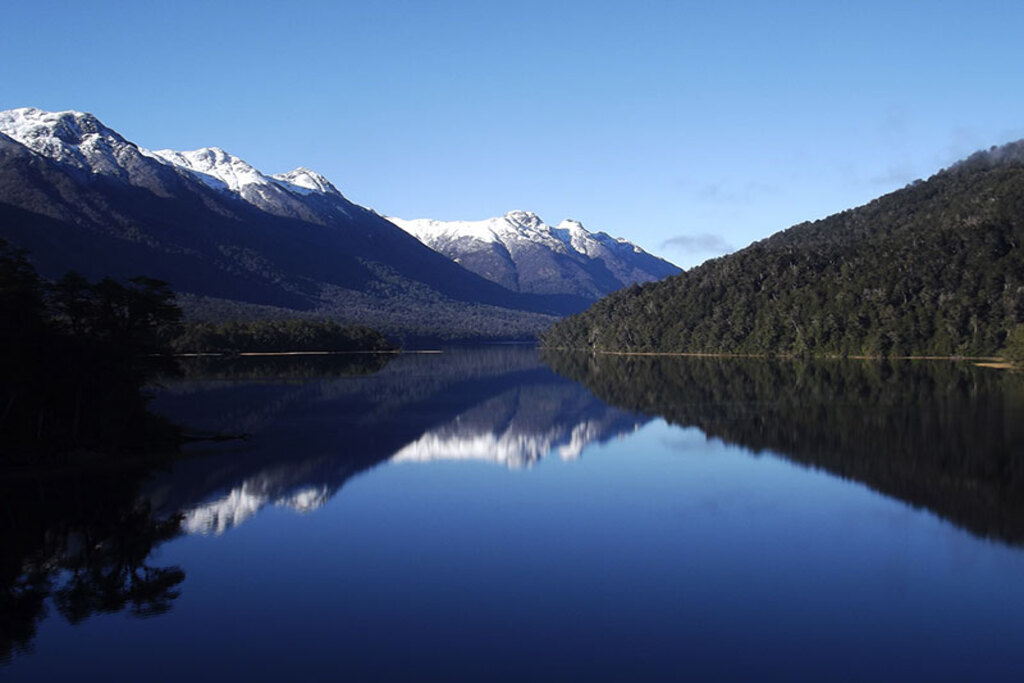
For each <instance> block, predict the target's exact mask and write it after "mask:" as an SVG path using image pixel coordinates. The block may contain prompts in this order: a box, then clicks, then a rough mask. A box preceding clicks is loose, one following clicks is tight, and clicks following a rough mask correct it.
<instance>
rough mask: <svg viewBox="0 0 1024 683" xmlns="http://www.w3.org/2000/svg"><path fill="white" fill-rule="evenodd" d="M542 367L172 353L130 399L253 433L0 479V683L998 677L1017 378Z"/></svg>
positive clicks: (505, 362) (942, 371)
mask: <svg viewBox="0 0 1024 683" xmlns="http://www.w3.org/2000/svg"><path fill="white" fill-rule="evenodd" d="M546 360H547V361H548V363H549V364H550V366H551V367H553V368H555V370H557V373H556V372H553V371H552V370H551V369H550V368H549V367H548V366H547V365H545V364H543V363H541V362H540V361H539V360H538V358H537V355H536V353H535V352H534V351H533V350H530V349H522V348H495V349H485V350H476V351H472V350H465V351H455V352H450V353H445V354H435V355H403V356H399V357H396V358H394V359H393V360H391V361H390V362H388V361H387V360H386V359H384V360H381V359H377V360H375V361H372V362H368V363H348V364H344V365H341V366H339V365H338V361H337V360H336V359H335V360H333V361H327V362H328V363H333V365H322V364H321V363H322V362H323V360H317V359H310V358H305V359H299V360H296V359H263V360H260V359H240V360H238V361H234V362H232V363H219V364H218V363H211V362H206V363H205V364H194V365H192V366H190V367H189V368H187V372H186V375H185V377H183V378H178V379H174V380H167V381H166V382H165V384H164V387H163V388H162V389H160V390H159V394H158V396H157V399H156V400H155V402H154V406H153V407H154V409H156V410H157V411H158V412H161V413H163V414H166V415H168V416H170V417H172V418H173V419H175V420H177V421H179V422H183V423H185V424H187V425H189V427H190V429H192V430H194V431H203V430H207V431H219V432H226V433H241V432H246V433H249V434H251V438H249V439H248V440H245V441H231V442H224V443H218V444H202V443H201V444H196V445H194V446H192V447H190V449H189V452H188V455H189V457H187V458H184V459H182V460H180V461H178V462H176V463H175V464H174V465H173V467H171V468H170V469H169V470H168V471H161V472H146V471H136V472H121V473H120V474H118V475H117V476H116V477H112V476H100V475H98V476H97V477H93V478H91V479H83V478H77V477H76V478H64V479H59V480H53V479H52V478H51V479H48V480H46V481H42V480H39V481H35V480H33V481H29V482H26V481H25V480H19V481H17V482H7V483H6V484H5V491H7V495H5V498H4V501H5V510H4V512H5V516H4V518H3V519H4V521H3V524H4V527H3V528H4V535H5V538H6V539H7V543H5V555H6V560H5V562H4V564H3V572H4V573H3V574H2V576H0V578H2V580H3V581H4V585H3V591H4V593H3V595H4V600H5V602H4V607H5V609H4V618H3V622H2V624H3V632H2V635H3V638H4V641H3V642H4V643H5V650H6V651H7V653H8V654H7V655H6V656H5V660H6V664H5V665H3V669H0V672H2V673H3V674H4V675H10V676H11V678H12V680H59V679H61V678H71V677H73V676H75V677H83V676H84V677H85V678H87V679H102V678H114V679H124V680H127V679H149V680H181V679H184V678H195V677H200V678H214V677H224V678H230V679H243V678H248V679H255V680H266V679H273V678H283V677H288V678H296V677H302V678H306V679H313V680H323V679H332V680H333V679H338V678H351V679H355V680H394V679H396V678H397V679H415V680H431V679H433V680H494V679H508V680H523V679H527V678H532V679H545V680H551V679H567V678H574V679H582V678H586V679H592V680H624V679H645V680H651V679H679V678H683V677H693V678H698V679H702V680H708V679H719V680H736V679H749V680H765V679H770V678H774V679H780V680H906V679H927V680H996V679H1000V680H1002V679H1006V678H1010V677H1013V676H1014V675H1019V674H1020V673H1022V672H1024V653H1022V652H1021V651H1020V648H1019V646H1018V640H1019V634H1020V633H1021V632H1022V627H1024V582H1022V581H1021V580H1020V577H1022V576H1024V552H1022V549H1021V544H1022V541H1024V532H1022V530H1024V519H1022V514H1021V511H1022V503H1021V500H1022V499H1024V497H1022V495H1021V494H1022V486H1021V482H1022V479H1024V477H1022V469H1024V468H1022V458H1024V450H1022V449H1024V420H1018V416H1020V415H1021V414H1022V413H1021V410H1022V409H1024V392H1022V383H1021V380H1020V378H1019V377H1017V376H1014V375H1009V374H1005V373H998V372H994V371H985V370H979V369H976V368H973V367H970V366H964V365H959V364H952V363H901V364H884V365H883V364H871V363H850V362H830V363H825V362H819V363H796V362H794V361H778V362H769V361H758V362H751V361H732V360H707V359H635V358H634V359H623V358H618V359H616V358H593V357H587V356H559V357H550V358H547V359H546ZM592 392H593V393H592ZM598 397H600V398H598ZM637 411H641V412H637ZM666 420H667V421H666Z"/></svg>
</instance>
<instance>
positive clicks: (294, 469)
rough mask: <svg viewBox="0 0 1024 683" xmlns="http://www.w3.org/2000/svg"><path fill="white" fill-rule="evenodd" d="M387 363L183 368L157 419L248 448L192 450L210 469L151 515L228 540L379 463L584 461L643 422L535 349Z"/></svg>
mask: <svg viewBox="0 0 1024 683" xmlns="http://www.w3.org/2000/svg"><path fill="white" fill-rule="evenodd" d="M329 358H333V357H329ZM384 358H391V360H390V362H388V363H387V364H386V365H384V366H381V367H378V368H376V369H378V370H379V372H374V373H371V374H362V375H349V376H344V375H340V374H335V375H334V376H331V375H330V374H329V373H326V372H317V371H316V370H315V368H316V367H317V363H318V360H317V358H316V357H304V358H302V359H301V360H295V359H291V360H290V361H288V360H283V359H260V358H245V359H234V360H232V361H229V363H230V365H225V364H221V363H218V362H216V361H211V360H209V359H204V360H202V361H201V362H200V363H197V364H193V365H191V366H186V373H185V374H186V376H185V378H184V379H181V380H177V381H175V380H170V379H169V380H166V381H165V383H164V386H163V388H162V390H161V392H160V395H159V397H158V399H157V400H156V402H155V403H154V409H155V410H156V411H157V412H161V413H163V414H166V415H167V416H169V417H171V418H172V419H173V420H175V421H177V422H180V423H183V424H186V425H189V426H190V427H193V428H199V429H201V430H203V429H205V430H211V431H223V432H228V433H243V432H244V433H248V434H251V435H252V438H251V439H249V440H247V441H245V442H240V443H229V444H222V445H218V446H215V447H210V446H201V447H199V448H197V449H195V450H196V451H197V453H196V454H197V455H199V454H201V455H202V457H195V458H190V459H188V460H184V461H181V462H179V463H177V464H176V465H175V466H174V468H173V470H172V471H171V472H170V473H169V474H167V475H165V476H161V477H159V478H157V479H155V480H154V481H153V482H152V484H151V485H150V486H148V487H147V489H146V493H145V496H146V499H147V502H148V503H150V504H152V505H153V506H154V508H155V509H157V510H160V511H162V512H167V513H171V512H177V513H180V514H182V515H183V516H184V521H183V528H184V530H186V531H189V532H193V533H222V532H224V531H226V530H227V529H229V528H231V527H233V526H236V525H237V524H239V523H241V522H243V521H244V520H246V519H248V518H249V517H251V516H252V515H254V514H256V513H257V512H259V511H260V510H261V509H263V508H264V507H265V506H267V505H275V506H284V507H290V508H292V509H295V510H297V511H300V512H302V511H308V510H312V509H314V508H317V507H320V506H321V505H323V504H324V503H326V502H327V501H328V500H330V499H331V498H332V497H333V496H334V495H335V494H336V493H337V492H338V490H339V489H340V488H341V487H342V486H343V485H344V484H345V482H346V481H347V480H348V479H349V478H351V477H352V476H354V475H355V474H358V473H359V472H361V471H363V470H366V469H368V468H371V467H373V466H375V465H377V464H379V463H381V462H385V461H389V460H393V461H398V462H402V461H418V462H424V461H432V460H447V459H456V460H467V459H472V460H481V461H489V462H494V463H498V464H501V465H504V466H507V467H511V468H521V467H528V466H529V465H531V464H533V463H535V462H537V461H539V460H540V459H541V458H543V457H545V456H547V455H549V454H552V453H557V455H558V456H559V457H561V458H563V459H573V458H577V457H579V456H580V454H581V453H582V451H583V449H584V448H585V447H586V446H587V445H588V444H590V443H593V442H602V441H606V440H607V439H609V438H612V437H614V436H617V435H620V434H625V433H629V432H632V431H635V430H636V429H637V428H638V427H639V426H640V425H642V424H644V423H645V422H646V421H647V420H646V418H642V417H637V416H634V415H632V414H630V413H629V412H627V411H623V410H619V409H617V408H609V407H608V406H606V405H605V404H604V403H603V402H602V401H600V400H598V399H596V398H595V397H594V396H593V395H592V394H591V393H590V392H588V391H587V390H586V389H584V388H583V387H581V386H580V385H579V384H577V383H576V382H573V381H570V380H567V379H565V378H562V377H559V376H557V375H555V374H554V373H552V372H551V371H550V370H549V369H548V368H547V367H545V366H544V365H543V364H542V363H541V362H540V360H539V358H538V356H537V352H536V351H535V350H534V349H532V348H528V347H517V346H509V347H494V348H490V349H483V350H474V351H471V352H470V351H457V352H454V353H443V354H403V355H400V356H398V357H388V356H384ZM268 360H269V361H271V362H270V363H267V362H266V361H268ZM297 364H298V365H297Z"/></svg>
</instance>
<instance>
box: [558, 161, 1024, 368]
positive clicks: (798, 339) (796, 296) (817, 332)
mask: <svg viewBox="0 0 1024 683" xmlns="http://www.w3.org/2000/svg"><path fill="white" fill-rule="evenodd" d="M1022 239H1024V141H1021V142H1016V143H1012V144H1010V145H1006V146H1004V147H1000V148H993V149H991V150H989V151H987V152H979V153H977V154H974V155H973V156H971V157H970V158H969V159H967V160H965V161H962V162H960V163H958V164H956V165H954V166H952V167H950V168H949V169H946V170H943V171H941V172H939V173H937V174H936V175H934V176H932V177H931V178H930V179H928V180H927V181H917V182H915V183H913V184H911V185H909V186H907V187H905V188H903V189H902V190H898V191H896V192H893V193H891V194H888V195H885V196H883V197H880V198H878V199H876V200H874V201H872V202H870V203H869V204H867V205H865V206H862V207H859V208H856V209H851V210H848V211H844V212H842V213H839V214H835V215H833V216H829V217H828V218H825V219H823V220H819V221H815V222H812V223H803V224H800V225H797V226H794V227H792V228H790V229H788V230H785V231H782V232H779V233H777V234H775V235H773V236H771V237H769V238H768V239H765V240H762V241H759V242H755V243H754V244H751V245H750V246H749V247H747V248H745V249H743V250H741V251H739V252H736V253H734V254H731V255H729V256H723V257H721V258H718V259H715V260H712V261H708V262H707V263H704V264H703V265H701V266H698V267H696V268H693V269H691V270H688V271H686V272H684V273H682V274H680V275H677V276H674V277H671V278H668V279H666V280H663V281H660V282H655V283H650V284H645V285H638V286H633V287H630V288H627V289H624V290H621V291H619V292H616V293H614V294H611V295H609V296H608V297H606V298H604V299H602V300H601V301H599V302H597V303H596V304H594V305H593V306H591V307H590V308H589V309H588V310H586V311H584V312H583V313H581V314H578V315H575V316H572V317H570V318H567V319H565V320H563V321H561V322H559V323H556V324H555V325H554V326H553V327H552V328H551V329H550V330H549V331H548V332H546V333H545V335H544V337H543V343H544V345H545V346H548V347H567V348H589V349H595V350H608V351H661V352H722V353H757V354H761V353H805V352H810V353H820V354H842V355H860V354H865V355H928V354H941V355H951V354H954V355H956V354H962V355H986V354H992V353H994V352H996V351H997V350H998V349H999V348H1000V347H1001V346H1002V344H1003V341H1004V339H1005V337H1006V333H1007V331H1008V330H1009V329H1011V328H1013V327H1014V326H1015V325H1017V324H1019V323H1021V322H1022V321H1024V255H1022V251H1021V249H1020V245H1021V242H1022Z"/></svg>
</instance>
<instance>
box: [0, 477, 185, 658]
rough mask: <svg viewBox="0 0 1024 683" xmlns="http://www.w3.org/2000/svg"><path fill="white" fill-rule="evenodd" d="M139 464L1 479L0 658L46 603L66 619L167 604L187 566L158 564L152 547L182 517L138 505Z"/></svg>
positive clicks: (148, 610)
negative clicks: (157, 514) (153, 559)
mask: <svg viewBox="0 0 1024 683" xmlns="http://www.w3.org/2000/svg"><path fill="white" fill-rule="evenodd" d="M145 474H146V471H145V470H143V469H125V468H122V469H117V470H114V469H110V470H107V471H102V472H96V473H92V474H89V475H68V476H57V475H50V476H46V477H33V478H28V477H24V478H15V479H9V480H6V481H4V482H2V483H0V500H2V501H3V503H2V505H3V514H2V517H0V529H2V532H0V535H2V537H3V538H4V544H5V547H4V553H3V562H2V564H0V662H3V661H9V660H10V659H11V657H12V656H13V655H14V654H16V653H23V652H28V651H31V648H32V641H33V639H34V638H35V634H36V629H37V627H38V625H39V623H40V622H41V621H42V619H43V618H44V617H45V616H46V615H47V613H48V611H49V610H50V606H51V604H52V607H53V608H55V609H56V611H57V612H58V613H59V614H60V615H61V616H63V617H64V618H65V619H67V620H68V621H69V622H71V623H79V622H81V621H83V620H85V619H87V618H89V617H90V616H92V615H94V614H100V613H111V612H122V611H127V612H128V613H130V614H132V615H133V616H137V617H148V616H152V615H156V614H162V613H164V612H166V611H167V610H169V609H170V608H171V605H172V603H173V601H174V599H175V598H177V597H178V595H179V592H178V590H177V588H178V586H179V584H181V582H182V581H184V579H185V572H184V571H183V570H182V569H181V568H179V567H155V566H152V565H151V564H150V563H149V556H150V555H151V554H152V552H153V550H154V549H155V548H156V547H157V546H159V545H160V544H161V543H163V542H164V541H167V540H169V539H171V538H174V537H175V536H177V535H178V534H179V529H180V522H181V520H180V518H179V517H171V518H167V519H157V518H155V517H154V516H153V515H152V514H151V511H150V510H149V509H148V508H147V507H146V506H144V505H140V504H138V503H137V502H136V501H137V491H138V484H139V482H140V481H141V479H142V477H144V476H145Z"/></svg>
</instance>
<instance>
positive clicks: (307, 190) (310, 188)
mask: <svg viewBox="0 0 1024 683" xmlns="http://www.w3.org/2000/svg"><path fill="white" fill-rule="evenodd" d="M270 177H271V178H273V179H274V180H276V181H278V182H279V183H283V184H285V185H287V186H288V187H289V189H290V190H292V191H293V192H298V193H299V194H312V193H314V192H318V193H320V194H332V195H337V196H338V197H340V196H342V195H341V192H339V191H338V188H336V187H335V186H334V185H333V184H332V183H331V181H330V180H328V179H327V178H325V177H324V176H322V175H320V174H319V173H317V172H316V171H311V170H309V169H308V168H303V167H302V166H300V167H298V168H297V169H295V170H294V171H289V172H288V173H277V174H275V175H272V176H270Z"/></svg>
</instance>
